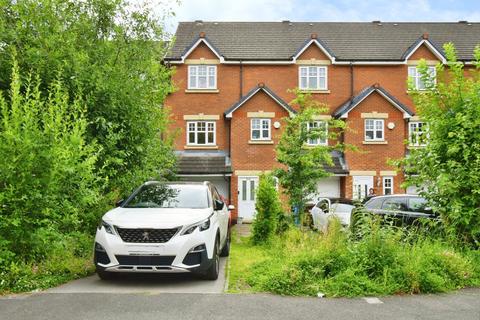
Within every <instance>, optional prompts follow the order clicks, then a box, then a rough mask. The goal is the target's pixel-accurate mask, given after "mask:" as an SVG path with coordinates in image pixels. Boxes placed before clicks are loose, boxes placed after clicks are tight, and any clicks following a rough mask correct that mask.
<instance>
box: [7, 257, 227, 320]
mask: <svg viewBox="0 0 480 320" xmlns="http://www.w3.org/2000/svg"><path fill="white" fill-rule="evenodd" d="M226 262H227V258H221V259H220V274H219V275H218V279H217V280H216V281H209V280H203V279H200V278H198V277H194V276H192V275H190V274H133V273H131V274H128V273H125V274H122V275H121V277H119V278H118V279H114V280H110V281H102V280H100V278H98V276H97V275H93V276H90V277H86V278H83V279H78V280H74V281H71V282H68V283H66V284H64V285H61V286H59V287H56V288H53V289H49V290H47V291H46V292H47V293H147V294H158V293H222V292H223V291H224V288H225V282H226V280H225V267H226V264H227V263H226ZM0 319H1V317H0Z"/></svg>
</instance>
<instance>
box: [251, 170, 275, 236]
mask: <svg viewBox="0 0 480 320" xmlns="http://www.w3.org/2000/svg"><path fill="white" fill-rule="evenodd" d="M256 197H257V200H256V202H255V210H256V212H257V213H256V215H255V220H254V221H253V225H252V240H253V243H255V244H261V243H266V242H268V240H269V239H270V237H271V236H272V235H273V234H274V233H275V232H276V231H277V226H279V225H278V224H279V222H280V221H279V219H280V215H281V214H282V206H281V203H280V199H279V198H278V193H277V190H276V188H275V180H274V178H273V176H271V175H261V176H260V182H259V184H258V188H257V193H256ZM280 227H281V226H280Z"/></svg>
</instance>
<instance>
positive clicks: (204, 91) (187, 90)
mask: <svg viewBox="0 0 480 320" xmlns="http://www.w3.org/2000/svg"><path fill="white" fill-rule="evenodd" d="M219 92H220V90H218V89H186V90H185V93H219Z"/></svg>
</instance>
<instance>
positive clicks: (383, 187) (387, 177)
mask: <svg viewBox="0 0 480 320" xmlns="http://www.w3.org/2000/svg"><path fill="white" fill-rule="evenodd" d="M386 180H390V186H389V187H387V186H386V184H385V181H386ZM382 189H383V195H385V196H388V195H392V194H394V192H393V177H392V176H384V177H382ZM387 189H390V193H386V192H385V190H387Z"/></svg>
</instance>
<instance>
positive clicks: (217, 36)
mask: <svg viewBox="0 0 480 320" xmlns="http://www.w3.org/2000/svg"><path fill="white" fill-rule="evenodd" d="M201 32H204V33H205V37H208V41H209V43H210V44H211V45H212V46H214V47H215V48H216V49H217V50H218V52H219V53H220V54H221V55H222V56H223V58H225V60H291V59H292V57H293V56H294V55H295V53H296V52H298V50H300V49H301V48H302V47H303V46H304V45H305V43H306V41H308V40H309V39H311V36H312V34H315V36H316V38H317V39H318V40H319V41H321V43H322V44H324V45H325V47H326V48H328V50H329V52H331V53H332V54H333V56H334V57H335V58H336V60H337V61H341V60H345V61H372V60H374V61H400V60H403V58H402V57H404V55H405V54H406V52H408V49H409V48H411V47H412V46H414V44H415V43H416V42H418V41H419V39H421V38H422V36H423V35H424V34H428V40H429V42H430V43H431V44H432V45H433V46H434V47H436V48H439V49H441V48H442V46H443V44H444V43H447V42H453V43H454V45H455V47H456V49H457V51H458V58H459V60H467V61H470V60H473V50H474V48H475V46H476V45H478V44H480V23H428V22H421V23H413V22H405V23H404V22H402V23H393V22H382V23H370V22H354V23H351V22H180V23H179V26H178V29H177V32H176V42H175V44H174V46H173V49H172V52H171V53H170V55H169V57H168V58H167V59H170V60H171V59H174V60H175V59H179V58H180V57H181V56H182V54H183V53H185V52H186V50H188V48H189V47H190V46H191V45H192V44H193V43H194V42H195V41H196V40H197V39H198V37H199V34H200V33H201Z"/></svg>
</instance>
